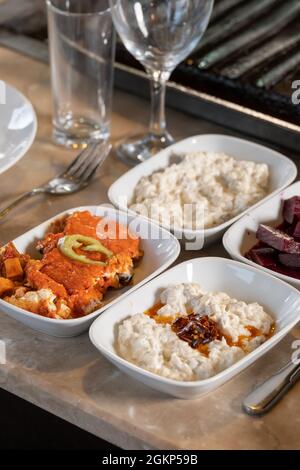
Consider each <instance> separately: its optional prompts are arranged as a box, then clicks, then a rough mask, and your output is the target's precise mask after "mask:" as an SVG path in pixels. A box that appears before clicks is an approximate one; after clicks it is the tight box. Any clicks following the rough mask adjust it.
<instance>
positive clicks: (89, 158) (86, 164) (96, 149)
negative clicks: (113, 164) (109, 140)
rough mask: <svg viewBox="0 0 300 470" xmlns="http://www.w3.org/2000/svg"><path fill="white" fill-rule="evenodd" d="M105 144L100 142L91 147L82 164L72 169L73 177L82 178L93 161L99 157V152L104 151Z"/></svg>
mask: <svg viewBox="0 0 300 470" xmlns="http://www.w3.org/2000/svg"><path fill="white" fill-rule="evenodd" d="M102 146H103V144H100V143H98V144H97V145H96V146H93V148H91V151H90V152H89V153H88V154H87V155H86V157H85V159H84V160H83V161H82V163H81V165H80V166H79V167H77V168H76V169H75V170H73V171H72V178H74V179H77V180H80V179H81V177H82V176H83V175H84V173H85V171H86V169H87V168H89V166H90V165H91V163H92V162H93V161H94V160H95V158H97V155H98V154H101V153H102Z"/></svg>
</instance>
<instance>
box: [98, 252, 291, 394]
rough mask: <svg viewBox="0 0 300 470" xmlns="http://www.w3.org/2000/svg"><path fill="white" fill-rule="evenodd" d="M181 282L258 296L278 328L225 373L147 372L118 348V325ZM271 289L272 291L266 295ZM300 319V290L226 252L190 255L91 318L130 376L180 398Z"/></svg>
mask: <svg viewBox="0 0 300 470" xmlns="http://www.w3.org/2000/svg"><path fill="white" fill-rule="evenodd" d="M178 282H197V283H199V284H200V285H201V286H202V287H203V288H204V289H205V290H207V291H223V292H226V293H227V294H229V295H230V296H233V297H235V298H237V299H241V300H244V301H246V302H258V303H260V304H261V305H262V306H263V307H264V308H265V309H266V311H268V312H269V313H270V314H271V315H272V316H273V317H274V319H275V321H276V333H275V334H274V336H272V338H270V339H269V340H267V341H266V342H265V343H264V344H262V345H261V346H259V347H258V348H257V349H256V350H254V351H253V352H252V353H250V354H248V355H247V356H245V357H244V358H243V359H242V360H240V361H238V362H237V363H235V364H234V365H233V366H231V367H229V368H228V369H226V370H224V371H222V372H221V373H219V374H217V375H215V376H214V377H211V378H209V379H205V380H200V381H195V382H179V381H176V380H171V379H167V378H163V377H160V376H159V375H156V374H153V373H151V372H148V371H146V370H144V369H142V368H140V367H137V366H135V365H134V364H131V363H130V362H128V361H126V360H125V359H122V358H121V357H120V356H119V355H118V354H117V351H116V349H115V329H116V325H117V324H119V322H120V321H122V320H124V319H125V318H126V317H129V316H131V315H134V314H135V313H138V312H143V311H145V310H146V309H148V308H149V307H151V306H152V305H154V304H155V302H156V301H157V298H158V293H159V291H160V290H161V289H163V288H165V287H167V286H168V285H170V284H175V283H178ZM266 292H272V295H268V296H266ZM299 319H300V293H299V292H298V291H297V290H296V289H294V288H293V287H291V286H289V285H288V284H286V283H285V282H282V281H280V280H279V279H276V278H275V277H273V276H270V275H269V274H265V273H263V272H262V271H260V270H259V269H256V268H253V267H249V266H246V265H245V264H242V263H237V262H236V261H232V260H228V259H225V258H198V259H193V260H191V261H186V262H184V263H182V264H179V265H177V266H175V267H174V268H172V269H170V270H168V271H166V272H165V273H163V274H161V275H160V276H158V277H156V278H155V279H153V280H152V281H150V282H149V283H147V285H145V286H143V287H141V288H140V289H138V290H137V291H136V292H134V293H132V294H130V295H128V296H127V297H126V298H125V299H123V300H122V301H120V302H119V303H118V304H117V305H115V306H113V307H111V308H109V309H108V310H107V311H106V312H105V313H104V314H103V315H101V316H100V317H99V318H97V320H96V321H95V322H94V323H93V324H92V326H91V328H90V339H91V341H92V343H93V344H94V345H95V346H96V348H97V349H98V350H99V351H100V352H101V353H102V354H103V355H104V356H105V357H107V359H109V360H110V361H111V362H112V363H113V364H115V365H116V366H117V367H118V368H119V369H121V370H122V371H124V372H125V373H126V374H128V375H130V376H131V377H133V378H135V379H137V380H140V381H141V382H143V383H144V384H146V385H149V386H150V387H152V388H155V389H157V390H160V391H162V392H166V393H168V394H170V395H174V396H175V397H179V398H195V397H198V396H200V395H202V394H204V393H207V392H210V391H211V390H214V389H215V388H217V387H219V386H220V385H222V384H223V383H224V382H226V381H227V380H229V379H231V378H232V377H234V376H235V375H237V374H238V373H239V372H241V371H242V370H243V369H245V368H246V367H247V366H249V365H250V364H252V363H253V362H254V361H255V360H256V359H258V358H259V357H260V356H262V355H263V354H264V353H265V352H267V351H268V350H269V349H271V348H272V347H273V346H274V345H275V344H276V343H278V341H280V340H281V339H282V338H283V337H284V336H285V335H286V334H287V333H288V331H290V330H291V329H292V328H293V327H294V326H295V325H296V324H297V322H298V321H299Z"/></svg>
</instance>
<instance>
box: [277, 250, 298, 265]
mask: <svg viewBox="0 0 300 470" xmlns="http://www.w3.org/2000/svg"><path fill="white" fill-rule="evenodd" d="M279 261H280V263H282V264H284V266H288V267H290V268H300V254H290V253H280V254H279Z"/></svg>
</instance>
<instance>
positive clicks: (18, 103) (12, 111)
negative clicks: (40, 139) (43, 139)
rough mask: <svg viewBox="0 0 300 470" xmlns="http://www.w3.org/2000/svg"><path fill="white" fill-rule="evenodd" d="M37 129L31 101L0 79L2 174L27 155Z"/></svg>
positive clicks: (0, 151)
mask: <svg viewBox="0 0 300 470" xmlns="http://www.w3.org/2000/svg"><path fill="white" fill-rule="evenodd" d="M36 131H37V118H36V114H35V112H34V109H33V107H32V105H31V103H30V102H29V101H28V100H27V98H25V96H23V95H22V94H21V93H20V92H19V91H18V90H16V89H15V88H13V87H11V86H10V85H7V84H6V83H5V82H1V80H0V174H1V173H3V172H4V171H6V170H8V169H9V168H10V167H11V166H13V165H14V164H15V163H17V161H18V160H20V159H21V158H22V157H23V155H25V153H26V152H27V150H28V149H29V148H30V146H31V144H32V142H33V140H34V138H35V134H36Z"/></svg>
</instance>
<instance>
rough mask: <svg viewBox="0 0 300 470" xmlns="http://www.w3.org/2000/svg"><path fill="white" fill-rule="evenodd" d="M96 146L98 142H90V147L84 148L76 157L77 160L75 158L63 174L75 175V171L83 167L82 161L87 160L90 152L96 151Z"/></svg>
mask: <svg viewBox="0 0 300 470" xmlns="http://www.w3.org/2000/svg"><path fill="white" fill-rule="evenodd" d="M95 146H96V143H95V144H90V145H88V147H86V148H85V149H83V150H82V151H81V152H80V153H79V154H78V155H77V157H76V158H75V160H73V161H72V162H71V163H70V165H69V166H68V167H67V168H66V169H65V171H64V172H63V174H62V176H67V177H70V176H73V175H74V174H75V172H76V171H77V170H78V169H79V168H80V167H81V165H82V163H83V162H84V161H85V159H86V158H87V157H88V156H89V154H90V153H91V152H93V151H94V149H95Z"/></svg>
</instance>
